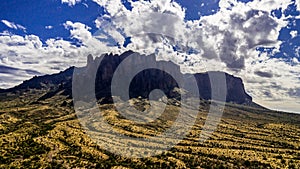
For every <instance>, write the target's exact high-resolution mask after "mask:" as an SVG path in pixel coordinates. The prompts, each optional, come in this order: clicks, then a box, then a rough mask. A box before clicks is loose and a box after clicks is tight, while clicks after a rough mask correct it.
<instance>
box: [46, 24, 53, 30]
mask: <svg viewBox="0 0 300 169" xmlns="http://www.w3.org/2000/svg"><path fill="white" fill-rule="evenodd" d="M45 28H46V29H53V26H51V25H47V26H45Z"/></svg>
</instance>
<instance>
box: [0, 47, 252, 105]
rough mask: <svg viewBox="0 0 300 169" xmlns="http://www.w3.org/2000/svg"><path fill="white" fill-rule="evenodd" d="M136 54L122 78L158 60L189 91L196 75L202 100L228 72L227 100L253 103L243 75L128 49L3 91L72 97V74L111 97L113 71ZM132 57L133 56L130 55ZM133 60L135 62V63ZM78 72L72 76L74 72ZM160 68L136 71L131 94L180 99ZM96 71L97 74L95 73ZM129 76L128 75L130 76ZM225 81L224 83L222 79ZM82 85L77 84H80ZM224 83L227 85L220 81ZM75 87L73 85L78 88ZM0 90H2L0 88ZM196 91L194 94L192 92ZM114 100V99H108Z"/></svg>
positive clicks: (101, 95)
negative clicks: (157, 92)
mask: <svg viewBox="0 0 300 169" xmlns="http://www.w3.org/2000/svg"><path fill="white" fill-rule="evenodd" d="M134 56H135V57H137V58H138V59H135V60H134V61H132V60H130V62H126V63H127V64H128V65H122V66H121V69H122V70H121V71H120V72H123V74H122V76H121V77H120V78H121V79H123V80H124V81H126V79H127V78H130V77H129V75H128V74H127V72H130V71H131V69H132V65H140V64H143V62H144V58H145V57H147V58H146V62H149V63H150V62H155V64H156V65H159V66H160V67H162V70H164V69H165V70H167V69H170V70H171V71H172V72H173V74H175V75H176V76H178V77H182V80H183V81H184V87H183V88H185V90H187V92H188V91H189V89H188V88H189V86H191V84H189V83H191V81H190V80H189V78H191V77H192V76H193V77H194V78H195V80H196V82H197V85H198V91H199V94H200V98H201V99H205V100H210V99H211V98H212V97H211V82H210V74H214V75H222V74H223V75H225V78H226V89H227V96H226V102H232V103H237V104H252V98H251V96H249V95H248V94H247V93H246V91H245V88H244V84H243V82H242V79H241V78H238V77H235V76H233V75H229V74H227V73H224V72H206V73H196V74H182V73H181V72H180V68H179V66H178V65H176V64H174V63H172V62H166V61H156V60H155V56H154V55H150V56H142V55H140V54H138V53H134V52H132V51H128V52H125V53H123V54H121V55H113V54H105V55H102V56H100V57H96V58H95V59H93V57H92V56H91V55H89V56H88V59H87V65H86V66H85V67H81V68H75V67H70V68H69V69H67V70H65V71H62V72H60V73H57V74H53V75H45V76H39V77H37V76H36V77H34V78H32V79H30V80H27V81H24V82H23V83H22V84H20V85H18V86H16V87H13V88H11V89H7V90H3V91H2V93H3V92H23V91H27V90H29V89H38V90H41V89H43V90H47V91H48V92H47V93H46V94H45V95H44V96H42V97H41V98H40V99H42V100H43V99H47V98H49V97H52V96H53V95H55V94H57V93H60V94H63V95H67V96H69V97H72V83H74V81H72V80H74V79H73V77H76V84H83V85H84V84H86V83H87V82H93V81H95V84H94V87H95V92H96V97H97V99H101V98H111V83H112V78H113V76H114V73H115V71H116V69H117V68H118V66H120V65H121V64H123V63H122V62H123V61H124V60H125V59H127V58H129V57H134ZM129 59H130V58H129ZM133 62H134V63H133ZM74 70H76V71H75V72H76V73H77V74H76V75H75V76H73V75H74V74H73V72H74ZM162 70H158V69H146V70H143V71H141V72H139V73H138V74H136V75H135V76H134V77H133V79H132V81H131V83H130V85H129V86H128V87H129V95H130V97H131V98H136V97H139V96H141V97H148V95H149V93H150V92H151V91H152V90H153V89H161V90H163V91H164V92H165V94H166V95H167V96H168V97H173V98H179V94H178V92H177V90H176V89H177V88H179V86H178V83H177V82H176V80H175V79H174V77H172V76H171V75H170V74H168V73H167V72H165V71H162ZM93 74H95V76H94V75H93ZM127 76H128V77H127ZM220 83H225V82H220ZM83 85H76V86H77V87H81V86H83ZM218 85H219V86H220V85H225V84H218ZM76 86H75V87H76ZM75 87H74V88H75ZM88 90H89V89H86V88H84V87H82V89H81V88H80V89H78V91H81V92H82V95H84V94H85V93H87V92H88ZM0 92H1V91H0ZM190 94H193V93H190ZM108 100H111V99H108Z"/></svg>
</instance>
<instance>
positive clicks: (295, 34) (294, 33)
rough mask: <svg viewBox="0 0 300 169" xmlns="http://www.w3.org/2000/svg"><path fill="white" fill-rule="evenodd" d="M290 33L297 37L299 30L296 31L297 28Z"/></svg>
mask: <svg viewBox="0 0 300 169" xmlns="http://www.w3.org/2000/svg"><path fill="white" fill-rule="evenodd" d="M290 34H291V36H292V38H295V37H296V36H298V31H296V30H295V31H291V32H290Z"/></svg>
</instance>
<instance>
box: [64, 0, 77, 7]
mask: <svg viewBox="0 0 300 169" xmlns="http://www.w3.org/2000/svg"><path fill="white" fill-rule="evenodd" d="M80 2H81V0H61V3H67V4H68V5H69V6H74V5H76V4H77V3H80Z"/></svg>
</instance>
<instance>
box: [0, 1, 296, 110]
mask: <svg viewBox="0 0 300 169" xmlns="http://www.w3.org/2000/svg"><path fill="white" fill-rule="evenodd" d="M299 32H300V0H280V1H279V0H210V1H208V0H207V1H204V0H144V1H137V0H40V1H36V0H3V1H1V6H0V77H1V78H0V88H9V87H13V86H15V85H17V84H20V83H21V82H22V81H23V80H27V79H30V78H31V77H33V76H35V75H44V74H51V73H57V72H59V71H62V70H64V69H66V68H68V67H70V66H73V65H74V66H83V65H85V64H86V57H87V55H88V54H92V55H93V56H99V55H100V54H102V53H110V52H112V53H122V52H124V51H127V50H133V51H136V52H140V53H141V54H151V53H155V54H157V56H158V58H159V59H163V60H171V61H173V62H174V63H176V64H178V65H180V67H181V70H182V71H183V72H189V73H191V72H193V73H196V72H205V71H225V72H228V73H230V74H233V75H235V76H238V77H241V78H242V79H243V82H244V84H245V88H246V91H247V92H248V93H249V94H250V95H251V96H252V97H253V100H254V101H255V102H257V103H259V104H261V105H263V106H266V107H268V108H271V109H275V110H284V111H289V112H300V63H299V62H300V36H299V35H300V33H299Z"/></svg>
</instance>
